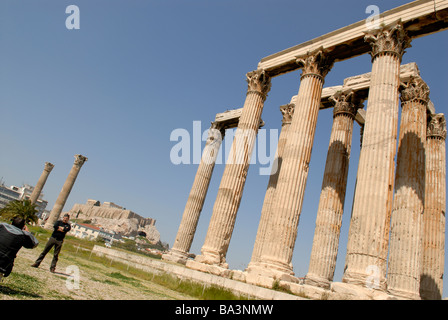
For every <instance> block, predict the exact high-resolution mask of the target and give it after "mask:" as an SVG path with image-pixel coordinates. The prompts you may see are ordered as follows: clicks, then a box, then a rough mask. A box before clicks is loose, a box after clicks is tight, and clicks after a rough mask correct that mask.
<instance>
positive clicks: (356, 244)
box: [342, 24, 409, 289]
mask: <svg viewBox="0 0 448 320" xmlns="http://www.w3.org/2000/svg"><path fill="white" fill-rule="evenodd" d="M365 39H366V40H367V41H369V42H371V45H372V53H371V55H372V72H371V81H370V89H369V96H368V106H367V113H366V121H365V126H364V133H363V142H362V150H361V153H360V158H359V164H358V175H357V184H356V190H355V199H354V204H353V206H354V208H353V215H352V218H351V221H350V230H349V238H348V244H347V255H346V261H345V264H346V266H345V272H344V276H343V278H342V281H343V282H347V283H351V284H356V285H361V286H375V287H378V288H382V289H385V274H386V259H387V251H388V240H389V230H390V215H391V209H392V197H393V184H394V167H395V165H394V157H395V153H396V143H397V142H396V141H397V130H398V96H399V94H398V88H399V84H400V63H401V57H402V54H403V53H404V49H405V48H406V47H407V46H408V45H409V40H408V39H407V37H406V34H405V32H404V30H403V27H402V26H401V25H400V24H397V25H395V26H394V27H392V28H387V29H383V30H380V31H379V32H378V33H377V34H376V35H368V36H366V38H365Z"/></svg>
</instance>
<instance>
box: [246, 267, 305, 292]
mask: <svg viewBox="0 0 448 320" xmlns="http://www.w3.org/2000/svg"><path fill="white" fill-rule="evenodd" d="M280 281H285V282H291V283H299V282H300V281H299V279H298V278H296V277H295V276H294V273H293V272H292V271H291V270H289V268H287V269H285V268H278V267H277V266H275V267H273V266H272V265H270V264H266V263H264V262H263V263H262V262H259V263H256V264H255V263H254V264H251V265H249V266H248V267H247V269H246V282H247V283H249V284H254V285H258V286H262V287H265V288H272V287H273V286H274V285H275V283H276V282H280Z"/></svg>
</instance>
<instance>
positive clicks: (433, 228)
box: [420, 114, 446, 300]
mask: <svg viewBox="0 0 448 320" xmlns="http://www.w3.org/2000/svg"><path fill="white" fill-rule="evenodd" d="M445 139H446V121H445V116H444V115H443V114H437V115H430V118H429V122H428V128H427V136H426V179H425V180H426V183H425V209H424V213H423V226H424V229H423V241H422V251H423V252H422V255H423V258H422V269H421V276H420V296H421V298H422V299H425V300H440V299H441V298H442V292H443V272H444V262H445V210H446V159H445V155H446V151H445V148H446V147H445Z"/></svg>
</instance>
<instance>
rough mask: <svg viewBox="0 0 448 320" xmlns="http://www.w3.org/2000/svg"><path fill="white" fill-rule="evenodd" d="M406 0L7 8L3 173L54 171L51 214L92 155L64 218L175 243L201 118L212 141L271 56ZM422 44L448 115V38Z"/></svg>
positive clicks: (242, 222)
mask: <svg viewBox="0 0 448 320" xmlns="http://www.w3.org/2000/svg"><path fill="white" fill-rule="evenodd" d="M407 2H408V1H398V0H388V1H370V0H369V1H364V0H348V1H306V2H305V1H292V0H288V1H287V0H280V1H279V0H277V1H273V0H270V1H267V0H257V1H255V0H239V1H236V0H226V1H224V0H217V1H211V0H209V1H205V0H204V1H197V0H192V1H180V0H164V1H161V0H154V1H150V0H145V1H143V0H133V1H125V0H108V1H105V0H97V1H91V0H90V1H82V0H71V1H64V0H58V1H56V0H52V1H45V0H41V1H25V0H20V1H12V0H1V2H0V43H1V50H0V121H1V125H0V136H1V139H0V150H1V157H0V177H2V179H3V181H4V182H5V183H6V184H7V185H21V184H22V183H28V184H32V185H34V184H35V183H36V182H37V180H38V178H39V176H40V174H41V172H42V170H43V165H44V162H45V161H49V162H52V163H53V164H55V168H54V169H53V172H52V173H51V175H50V176H49V178H48V181H47V184H46V186H45V189H44V193H45V199H47V200H48V201H49V205H48V209H51V208H52V207H53V204H54V202H55V200H56V198H57V196H58V194H59V192H60V190H61V188H62V185H63V183H64V181H65V179H66V177H67V175H68V172H69V170H70V168H71V166H72V164H73V160H74V158H73V156H74V155H75V154H78V153H80V154H83V155H85V156H87V157H88V158H89V160H88V162H87V163H86V164H85V165H84V166H83V168H82V169H81V172H80V174H79V176H78V179H77V181H76V184H75V186H74V188H73V191H72V193H71V195H70V197H69V199H68V201H67V204H66V206H65V208H64V209H65V210H69V209H70V208H71V207H72V206H73V204H75V203H84V202H86V201H87V199H97V200H100V201H101V202H104V201H112V202H115V203H117V204H120V205H122V206H124V207H126V208H127V209H130V210H132V211H134V212H136V213H138V214H140V215H142V216H144V217H151V218H154V219H156V220H157V222H156V226H157V229H158V230H159V231H160V233H161V237H162V241H165V242H168V243H169V244H170V246H171V245H172V244H173V241H174V238H175V236H176V232H177V229H178V226H179V223H180V220H181V217H182V212H183V210H184V206H185V203H186V200H187V198H188V194H189V192H190V188H191V185H192V183H193V179H194V176H195V174H196V170H197V164H180V165H174V164H173V163H172V162H171V160H170V150H171V149H172V148H173V146H174V145H175V144H176V142H175V141H170V135H171V133H172V132H173V130H175V129H179V128H182V129H185V130H187V131H188V132H190V133H191V134H192V133H193V123H194V121H200V123H201V127H202V131H204V130H206V129H207V128H208V127H209V125H210V122H211V121H213V119H214V117H215V115H216V114H217V113H220V112H223V111H225V110H228V109H235V108H240V107H242V106H243V103H244V99H245V95H246V89H247V84H246V80H245V74H246V73H247V72H249V71H252V70H255V69H256V68H257V64H258V62H259V61H260V60H261V59H262V58H263V57H265V56H268V55H270V54H273V53H275V52H278V51H281V50H283V49H286V48H289V47H292V46H294V45H296V44H300V43H302V42H305V41H308V40H311V39H313V38H315V37H318V36H320V35H323V34H326V33H328V32H331V31H333V30H335V29H338V28H341V27H344V26H346V25H348V24H351V23H354V22H357V21H360V20H363V19H366V18H368V16H369V14H367V13H366V8H367V6H369V5H372V4H373V5H377V6H378V7H379V9H380V11H381V12H384V11H386V10H389V9H392V8H394V7H397V6H399V5H402V4H405V3H407ZM72 4H74V5H77V6H78V7H79V9H80V29H79V30H68V29H67V28H66V26H65V20H66V18H67V17H68V16H69V15H68V14H66V13H65V9H66V7H67V6H69V5H72ZM412 45H413V47H412V48H409V49H408V50H407V53H406V54H405V55H404V58H403V63H409V62H416V63H417V64H418V66H419V68H420V71H421V75H422V77H423V79H424V80H425V81H426V82H427V83H428V85H429V87H430V89H431V99H432V101H433V102H434V104H435V107H436V110H437V111H438V112H444V113H446V108H447V107H446V106H447V104H448V99H447V97H446V91H447V89H448V79H447V77H446V75H447V74H448V63H446V52H447V51H448V32H441V33H437V34H434V35H430V36H427V37H424V38H421V39H416V40H414V41H413V43H412ZM370 71H371V62H370V56H369V55H363V56H360V57H357V58H354V59H350V60H348V61H344V62H339V63H337V64H336V65H335V66H334V67H333V69H332V71H331V72H330V73H329V75H328V76H327V78H326V83H325V86H334V85H340V84H342V81H343V80H344V79H345V78H347V77H350V76H354V75H358V74H362V73H366V72H370ZM299 77H300V72H299V71H296V72H292V73H289V74H286V75H282V76H279V77H276V78H274V79H273V80H272V89H271V91H270V92H269V95H268V98H267V100H266V103H265V106H264V111H263V116H262V118H263V120H264V121H265V123H266V125H265V129H267V130H270V129H273V130H279V129H280V127H281V114H280V111H279V106H281V105H283V104H287V103H289V102H290V99H291V97H292V96H293V95H295V94H297V92H298V88H299V85H300V80H299ZM331 124H332V111H331V110H324V111H322V112H320V114H319V119H318V124H317V133H316V137H315V143H314V147H313V154H312V159H311V164H310V166H311V167H310V172H309V178H308V183H307V188H306V194H305V201H304V204H303V209H302V213H301V217H300V223H299V230H298V237H297V241H296V246H295V251H294V257H293V261H292V262H293V265H294V271H295V273H296V275H297V276H299V277H303V276H304V275H305V274H306V272H307V270H308V262H309V256H310V252H311V246H312V240H313V235H314V224H315V218H316V212H317V207H318V201H319V195H320V189H321V184H322V177H323V170H324V166H325V157H326V153H327V149H328V142H329V138H330V130H331ZM358 129H359V126H358V125H357V124H355V132H354V136H353V147H352V155H351V163H350V172H349V177H348V181H349V182H348V187H347V196H346V205H345V213H344V220H343V225H342V231H341V241H340V249H339V253H340V254H339V258H338V264H337V269H336V275H335V280H336V281H338V280H340V278H341V275H342V272H343V267H344V260H345V248H346V242H347V234H348V227H349V218H350V211H351V204H352V199H353V189H354V183H355V175H356V169H357V165H358V157H359V130H358ZM268 137H269V134H268ZM268 141H269V140H268ZM225 143H226V142H225ZM228 143H230V142H228ZM203 146H204V144H203ZM274 147H275V145H273V146H272V148H271V149H274ZM274 151H275V149H274ZM274 151H273V152H274ZM264 167H265V166H264ZM259 168H260V165H259V164H255V165H253V166H251V168H250V170H249V174H248V177H247V182H246V186H245V189H244V194H243V199H242V202H241V206H240V209H239V212H238V216H237V220H236V224H235V230H234V233H233V236H232V240H231V242H230V247H229V251H228V254H227V261H228V263H229V264H230V267H231V268H233V269H244V268H245V267H246V266H247V264H248V263H249V260H250V256H251V253H252V247H253V242H254V240H255V236H256V231H257V227H258V222H259V218H260V213H261V207H262V203H263V199H264V194H265V191H266V186H267V182H268V179H269V177H268V176H265V175H260V174H259ZM223 169H224V165H223V164H217V165H216V167H215V171H214V175H213V178H212V181H211V185H210V188H209V192H208V196H207V199H206V202H205V204H204V208H203V212H202V215H201V217H200V221H199V224H198V229H197V233H196V236H195V239H194V242H193V246H192V250H191V251H192V252H193V253H196V254H198V253H199V252H200V248H201V246H202V244H203V242H204V239H205V235H206V232H207V228H208V224H209V221H210V217H211V212H212V208H213V204H214V201H215V199H216V194H217V190H218V187H219V183H220V180H221V176H222V172H223ZM444 296H447V294H444Z"/></svg>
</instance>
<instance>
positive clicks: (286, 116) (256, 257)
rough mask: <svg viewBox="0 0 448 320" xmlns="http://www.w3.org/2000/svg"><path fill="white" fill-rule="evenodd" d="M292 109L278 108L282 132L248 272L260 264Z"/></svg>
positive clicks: (287, 105)
mask: <svg viewBox="0 0 448 320" xmlns="http://www.w3.org/2000/svg"><path fill="white" fill-rule="evenodd" d="M294 107H295V106H294V104H293V103H290V104H286V105H283V106H281V107H280V111H281V113H282V115H283V120H282V130H281V132H280V137H279V139H278V145H277V152H276V155H275V160H274V164H273V166H272V172H271V175H270V177H269V182H268V186H267V189H266V194H265V197H264V202H263V207H262V209H261V218H260V223H259V225H258V231H257V236H256V239H255V244H254V249H253V252H252V258H251V261H250V263H249V265H248V267H247V269H248V270H249V269H251V268H252V267H254V266H256V265H257V264H258V262H260V258H261V252H262V248H263V244H264V243H265V241H266V238H267V233H268V231H269V223H270V219H271V216H272V211H271V206H272V201H273V199H274V195H275V190H276V187H277V183H278V177H279V173H280V169H281V166H282V159H283V152H284V149H285V144H286V141H287V138H288V130H289V127H290V126H291V121H292V116H293V114H294Z"/></svg>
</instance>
